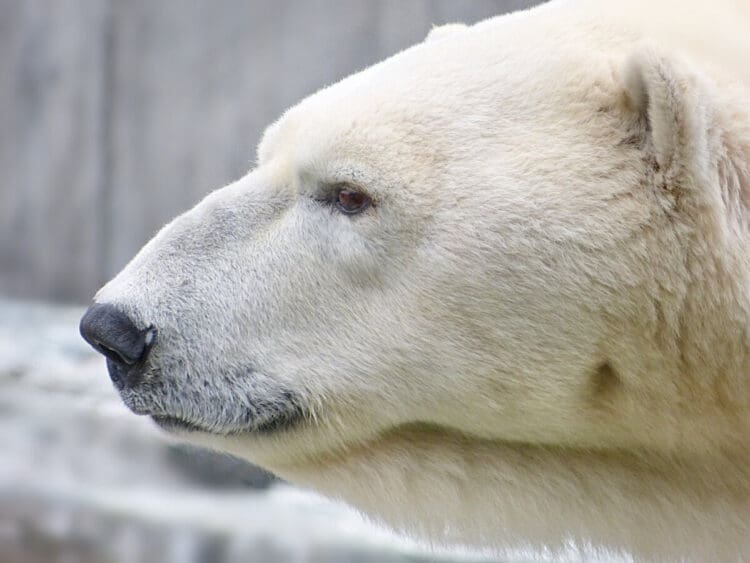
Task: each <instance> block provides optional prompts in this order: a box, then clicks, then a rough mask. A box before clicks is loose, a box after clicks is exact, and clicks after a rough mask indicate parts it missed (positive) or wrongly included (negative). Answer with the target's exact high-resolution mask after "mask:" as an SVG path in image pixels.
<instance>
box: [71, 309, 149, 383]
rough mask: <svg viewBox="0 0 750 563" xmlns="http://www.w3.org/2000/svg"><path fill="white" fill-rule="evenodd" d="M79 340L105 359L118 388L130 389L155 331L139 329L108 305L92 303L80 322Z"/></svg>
mask: <svg viewBox="0 0 750 563" xmlns="http://www.w3.org/2000/svg"><path fill="white" fill-rule="evenodd" d="M80 331H81V336H83V338H84V340H86V342H88V343H89V344H90V345H91V346H92V347H93V348H94V349H95V350H96V351H97V352H99V353H101V354H103V355H104V356H105V357H106V358H107V369H108V370H109V375H110V378H111V379H112V382H113V383H114V384H115V386H117V387H118V388H125V387H134V386H135V385H137V384H138V381H139V380H140V375H139V374H140V372H141V370H140V368H139V366H140V365H141V364H143V362H144V361H145V360H146V358H147V357H148V354H149V352H150V351H151V348H152V347H153V344H154V341H155V339H156V329H155V328H154V327H148V328H144V329H139V328H138V327H137V326H136V324H135V322H133V320H132V319H131V318H130V317H129V316H128V315H127V314H125V313H124V312H122V311H121V310H119V309H118V308H117V307H115V306H114V305H112V304H110V303H94V304H93V305H91V306H90V307H89V308H88V310H87V311H86V313H85V314H84V315H83V317H82V318H81V323H80Z"/></svg>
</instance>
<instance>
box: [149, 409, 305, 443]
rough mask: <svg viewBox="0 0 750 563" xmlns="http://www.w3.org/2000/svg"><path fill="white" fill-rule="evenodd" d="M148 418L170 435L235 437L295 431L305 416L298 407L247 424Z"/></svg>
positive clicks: (174, 417)
mask: <svg viewBox="0 0 750 563" xmlns="http://www.w3.org/2000/svg"><path fill="white" fill-rule="evenodd" d="M149 416H150V418H151V419H152V420H153V421H154V422H155V423H156V424H157V426H159V427H160V428H161V429H162V430H165V431H166V432H170V433H177V434H185V433H192V432H201V433H204V434H215V435H219V436H235V435H240V434H261V435H263V434H276V433H279V432H284V431H290V430H293V429H297V428H298V427H300V426H301V425H303V424H304V423H305V421H306V420H307V418H308V417H307V416H306V414H305V411H304V410H303V409H302V408H300V407H299V406H298V405H296V404H295V405H293V406H292V408H290V409H288V410H283V411H278V412H276V413H274V414H273V415H271V416H267V417H264V418H263V419H262V420H255V421H252V422H249V423H247V424H241V425H237V424H226V425H225V424H222V423H220V422H215V423H205V422H195V421H191V420H188V419H187V418H183V417H180V416H172V415H163V414H150V415H149Z"/></svg>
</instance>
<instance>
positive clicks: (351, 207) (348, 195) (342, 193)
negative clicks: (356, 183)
mask: <svg viewBox="0 0 750 563" xmlns="http://www.w3.org/2000/svg"><path fill="white" fill-rule="evenodd" d="M335 203H336V207H337V208H338V210H339V211H341V212H342V213H346V214H347V215H354V214H356V213H361V212H362V211H364V210H365V209H367V208H368V207H369V206H370V203H372V199H370V196H368V195H367V194H366V193H363V192H360V191H357V190H355V189H352V188H351V187H349V186H342V187H341V188H339V189H338V191H337V192H336V198H335Z"/></svg>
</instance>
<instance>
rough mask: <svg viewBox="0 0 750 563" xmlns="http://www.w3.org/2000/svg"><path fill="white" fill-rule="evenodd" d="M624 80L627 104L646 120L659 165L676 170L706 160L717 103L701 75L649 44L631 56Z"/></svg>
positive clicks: (668, 171)
mask: <svg viewBox="0 0 750 563" xmlns="http://www.w3.org/2000/svg"><path fill="white" fill-rule="evenodd" d="M624 82H625V95H626V104H627V106H628V109H629V110H630V111H634V112H636V114H637V116H638V117H639V118H640V121H641V123H642V124H643V125H644V126H645V128H644V129H643V130H642V131H643V135H645V137H647V138H648V139H649V140H650V144H651V149H652V150H653V152H654V158H655V160H656V164H657V165H658V168H659V170H660V171H661V172H662V173H664V174H668V175H674V174H675V173H678V174H679V173H680V171H682V172H685V171H686V170H685V169H686V168H693V167H694V166H701V164H705V162H706V158H708V157H709V147H708V145H709V121H710V113H711V107H710V95H709V92H708V89H707V88H705V86H706V84H705V83H704V81H703V80H702V79H701V77H699V76H698V75H697V74H695V73H693V72H691V71H690V70H688V69H687V68H686V67H684V66H683V64H682V63H681V62H680V61H678V60H672V59H670V58H668V57H667V56H665V55H662V54H660V53H658V52H657V51H656V50H655V49H654V48H653V47H650V46H645V47H643V48H641V49H638V50H637V51H636V52H635V53H633V54H632V55H631V56H630V57H629V58H628V60H627V62H626V64H625V73H624ZM670 172H671V174H670Z"/></svg>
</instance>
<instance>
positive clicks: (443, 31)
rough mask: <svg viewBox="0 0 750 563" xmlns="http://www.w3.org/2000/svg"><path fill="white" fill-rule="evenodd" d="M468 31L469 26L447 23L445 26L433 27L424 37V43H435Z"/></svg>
mask: <svg viewBox="0 0 750 563" xmlns="http://www.w3.org/2000/svg"><path fill="white" fill-rule="evenodd" d="M467 29H469V26H467V25H466V24H463V23H447V24H445V25H439V26H438V25H435V26H432V29H431V30H430V32H429V33H428V34H427V37H425V40H424V42H425V43H429V42H430V41H436V40H439V39H444V38H446V37H450V36H451V35H454V34H456V33H461V32H463V31H466V30H467Z"/></svg>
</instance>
